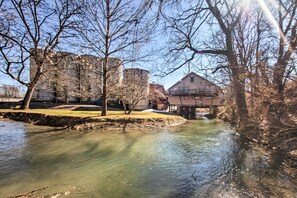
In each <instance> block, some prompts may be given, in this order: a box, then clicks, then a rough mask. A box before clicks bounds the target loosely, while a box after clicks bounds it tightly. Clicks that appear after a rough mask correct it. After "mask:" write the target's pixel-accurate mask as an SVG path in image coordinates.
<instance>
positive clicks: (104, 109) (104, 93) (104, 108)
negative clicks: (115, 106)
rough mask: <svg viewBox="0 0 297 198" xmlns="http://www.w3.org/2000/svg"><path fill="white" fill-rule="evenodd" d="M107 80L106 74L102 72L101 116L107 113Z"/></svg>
mask: <svg viewBox="0 0 297 198" xmlns="http://www.w3.org/2000/svg"><path fill="white" fill-rule="evenodd" d="M106 84H107V80H106V74H103V90H102V111H101V116H106V115H107V87H106Z"/></svg>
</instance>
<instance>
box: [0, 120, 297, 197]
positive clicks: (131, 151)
mask: <svg viewBox="0 0 297 198" xmlns="http://www.w3.org/2000/svg"><path fill="white" fill-rule="evenodd" d="M0 125H4V126H2V127H1V128H0V141H1V142H0V145H1V147H0V152H1V153H0V192H1V193H0V197H7V196H11V195H17V194H20V193H24V192H29V191H31V190H34V189H40V188H43V187H46V188H45V189H42V190H38V191H37V195H52V194H54V193H61V196H63V195H64V194H67V195H68V194H70V196H71V197H258V196H265V197H294V196H295V194H296V192H297V191H296V185H295V184H294V181H290V180H288V179H287V178H283V177H282V176H281V175H279V174H278V171H277V168H278V167H279V164H277V163H272V162H271V161H270V159H271V158H270V156H269V153H267V151H265V150H263V149H261V148H259V147H254V146H251V145H250V144H249V143H248V142H246V141H245V140H244V139H242V138H241V137H240V136H238V135H237V134H236V133H235V132H234V131H233V130H232V129H230V127H228V126H227V125H225V124H224V123H223V122H221V121H218V120H204V121H190V122H189V123H187V124H186V125H182V126H177V127H173V128H167V129H152V130H141V131H139V130H130V131H127V132H125V133H123V132H122V131H107V132H106V131H105V132H103V131H80V132H77V131H76V132H74V131H69V130H57V129H54V128H48V127H37V126H31V125H25V124H23V123H16V122H9V121H1V122H0ZM276 159H279V158H278V157H277V158H276ZM275 162H278V160H275ZM68 196H69V195H68Z"/></svg>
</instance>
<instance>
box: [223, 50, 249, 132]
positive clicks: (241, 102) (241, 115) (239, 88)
mask: <svg viewBox="0 0 297 198" xmlns="http://www.w3.org/2000/svg"><path fill="white" fill-rule="evenodd" d="M227 57H228V61H229V63H230V69H231V71H232V78H233V87H234V91H235V104H236V110H237V126H238V129H239V130H240V131H245V130H246V128H247V126H248V124H249V122H250V117H249V112H248V108H247V103H246V98H245V77H244V74H245V72H244V68H243V67H240V65H238V63H237V60H236V56H235V55H234V54H233V53H230V54H229V56H227Z"/></svg>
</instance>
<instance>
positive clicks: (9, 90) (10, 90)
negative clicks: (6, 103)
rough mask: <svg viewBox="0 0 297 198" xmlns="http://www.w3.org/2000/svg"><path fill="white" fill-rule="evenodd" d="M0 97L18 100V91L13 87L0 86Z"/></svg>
mask: <svg viewBox="0 0 297 198" xmlns="http://www.w3.org/2000/svg"><path fill="white" fill-rule="evenodd" d="M0 92H2V93H1V97H4V98H18V97H20V90H19V88H18V87H17V86H14V85H2V86H1V88H0Z"/></svg>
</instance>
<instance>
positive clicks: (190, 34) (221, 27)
mask: <svg viewBox="0 0 297 198" xmlns="http://www.w3.org/2000/svg"><path fill="white" fill-rule="evenodd" d="M188 3H189V5H190V6H189V7H186V8H184V7H183V5H181V9H180V10H181V11H180V12H179V13H178V14H176V15H175V16H167V15H165V14H163V16H164V18H165V19H166V22H167V23H166V24H167V25H166V29H169V31H171V32H172V33H173V35H172V36H171V40H170V43H171V44H170V49H169V57H170V58H171V59H172V60H173V61H174V62H175V61H176V60H177V61H180V60H182V61H180V64H178V65H177V66H175V67H173V68H172V69H171V70H170V71H169V72H167V73H171V72H174V71H175V70H177V69H179V68H181V67H183V66H185V65H187V64H188V63H190V62H192V61H195V60H197V57H202V56H203V55H209V56H211V57H213V58H219V59H221V60H224V61H225V62H226V63H227V64H223V65H219V66H218V67H216V68H213V72H216V71H218V70H220V69H225V70H226V72H227V73H228V74H229V75H230V78H231V79H230V80H231V82H232V86H233V90H234V97H235V101H236V103H235V104H236V112H237V118H238V119H237V124H238V127H239V128H240V129H242V130H245V127H246V126H247V123H249V113H248V109H247V103H246V99H245V78H244V76H245V74H246V70H245V67H244V66H242V65H240V62H239V60H238V57H237V54H236V49H235V47H234V32H235V27H236V26H238V23H239V21H240V20H241V17H242V14H243V12H244V11H243V9H242V8H241V4H240V1H232V2H229V1H223V2H222V1H219V0H205V1H203V0H201V1H195V2H188ZM206 28H208V29H209V32H207V33H205V32H204V31H205V29H206ZM201 34H203V35H204V36H199V35H201Z"/></svg>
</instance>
